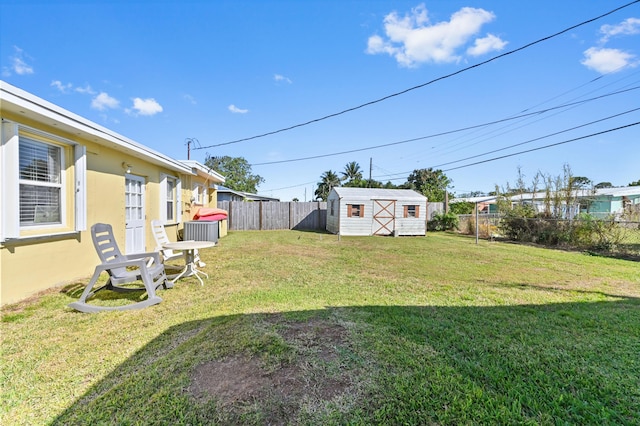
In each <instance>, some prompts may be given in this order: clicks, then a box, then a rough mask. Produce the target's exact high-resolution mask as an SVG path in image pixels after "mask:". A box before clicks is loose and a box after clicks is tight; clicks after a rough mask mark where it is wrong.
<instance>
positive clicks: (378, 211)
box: [327, 187, 427, 235]
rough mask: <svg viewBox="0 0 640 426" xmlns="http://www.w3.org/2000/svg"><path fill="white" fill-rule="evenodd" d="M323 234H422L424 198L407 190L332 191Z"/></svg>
mask: <svg viewBox="0 0 640 426" xmlns="http://www.w3.org/2000/svg"><path fill="white" fill-rule="evenodd" d="M327 231H329V232H331V233H333V234H340V235H425V234H426V231H427V197H425V196H424V195H422V194H420V193H418V192H416V191H414V190H411V189H382V188H346V187H337V188H333V189H332V190H331V192H330V193H329V196H328V197H327Z"/></svg>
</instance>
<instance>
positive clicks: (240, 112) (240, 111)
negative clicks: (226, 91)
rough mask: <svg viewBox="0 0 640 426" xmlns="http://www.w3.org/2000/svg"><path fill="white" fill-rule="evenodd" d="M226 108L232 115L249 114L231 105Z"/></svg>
mask: <svg viewBox="0 0 640 426" xmlns="http://www.w3.org/2000/svg"><path fill="white" fill-rule="evenodd" d="M228 108H229V111H231V112H233V113H234V114H246V113H248V112H249V110H248V109H240V108H238V107H237V106H235V105H233V104H231V105H229V106H228Z"/></svg>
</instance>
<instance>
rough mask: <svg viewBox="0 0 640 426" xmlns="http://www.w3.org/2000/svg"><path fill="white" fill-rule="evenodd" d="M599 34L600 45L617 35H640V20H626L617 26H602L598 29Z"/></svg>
mask: <svg viewBox="0 0 640 426" xmlns="http://www.w3.org/2000/svg"><path fill="white" fill-rule="evenodd" d="M600 32H601V33H602V34H603V36H602V38H601V39H600V42H601V43H606V42H608V41H609V39H610V38H611V37H615V36H619V35H634V34H640V19H638V18H627V19H625V20H624V21H622V22H621V23H619V24H617V25H603V26H601V27H600Z"/></svg>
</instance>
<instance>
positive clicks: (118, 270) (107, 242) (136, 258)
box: [69, 223, 173, 313]
mask: <svg viewBox="0 0 640 426" xmlns="http://www.w3.org/2000/svg"><path fill="white" fill-rule="evenodd" d="M91 238H92V240H93V245H94V247H95V248H96V251H97V252H98V257H99V258H100V261H101V262H102V263H101V264H100V265H98V266H96V269H95V272H94V273H93V277H91V281H89V284H88V285H87V287H86V288H85V289H84V292H83V293H82V296H80V299H79V300H78V301H77V302H73V303H70V304H69V307H71V308H73V309H76V310H78V311H81V312H87V313H93V312H100V311H122V310H129V309H140V308H144V307H147V306H151V305H155V304H158V303H160V302H162V299H161V298H160V297H159V296H157V295H156V289H157V288H159V287H160V286H163V287H164V288H171V287H173V283H172V282H171V281H169V280H168V278H167V275H166V273H165V269H164V265H163V264H162V262H161V261H160V255H159V254H158V253H157V252H151V253H136V254H130V255H124V254H122V253H121V252H120V249H119V248H118V244H117V243H116V240H115V238H114V236H113V229H112V227H111V225H108V224H105V223H96V224H95V225H93V226H92V227H91ZM103 272H107V273H108V274H109V278H108V280H107V283H106V284H105V285H103V286H102V287H100V288H98V289H96V290H93V287H94V286H95V285H96V282H97V281H98V278H99V277H100V275H101V274H102V273H103ZM137 281H142V284H143V285H142V286H137V287H131V286H127V287H122V286H121V284H129V283H135V282H137ZM104 289H107V290H112V291H116V292H132V291H137V292H140V291H142V290H146V292H147V295H148V297H147V299H146V300H143V301H141V302H136V303H132V304H128V305H123V306H100V305H95V304H91V303H88V302H87V300H88V299H90V298H91V297H92V296H93V295H95V294H96V293H97V292H99V291H100V290H104Z"/></svg>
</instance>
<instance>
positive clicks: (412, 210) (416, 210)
mask: <svg viewBox="0 0 640 426" xmlns="http://www.w3.org/2000/svg"><path fill="white" fill-rule="evenodd" d="M404 217H420V206H417V205H415V204H412V205H407V206H404Z"/></svg>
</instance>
